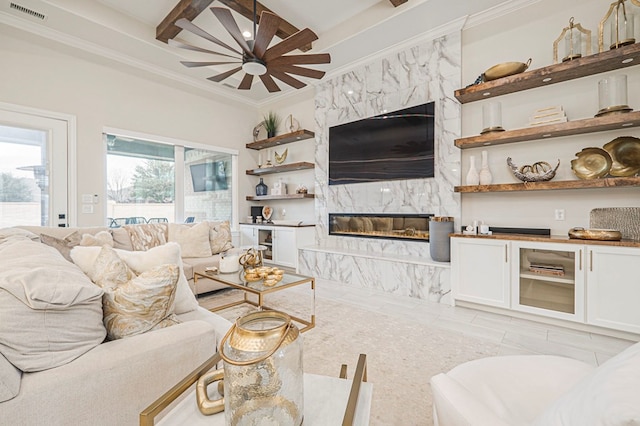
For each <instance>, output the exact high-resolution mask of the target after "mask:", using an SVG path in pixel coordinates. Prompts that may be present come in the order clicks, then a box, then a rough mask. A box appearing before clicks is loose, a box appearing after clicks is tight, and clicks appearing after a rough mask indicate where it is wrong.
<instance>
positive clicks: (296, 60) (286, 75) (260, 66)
mask: <svg viewBox="0 0 640 426" xmlns="http://www.w3.org/2000/svg"><path fill="white" fill-rule="evenodd" d="M209 9H210V10H211V12H213V14H214V15H215V16H216V17H217V18H218V20H219V21H220V23H221V24H222V26H223V27H224V28H225V29H226V30H227V31H228V32H229V34H230V35H231V37H233V39H234V40H235V41H236V43H238V45H239V47H240V48H239V49H237V48H234V47H231V46H229V45H228V44H226V43H224V42H223V41H220V40H219V39H217V38H216V37H214V36H212V35H211V34H209V33H208V32H206V31H205V30H203V29H202V28H200V27H198V26H196V25H195V24H193V23H192V22H191V21H189V20H187V19H184V18H182V19H179V20H178V21H176V23H175V24H176V26H178V27H180V28H182V29H183V30H186V31H189V32H191V33H193V34H195V35H197V36H199V37H202V38H204V39H206V40H208V41H210V42H212V43H214V44H216V45H217V46H219V47H223V48H225V49H226V50H228V51H230V52H231V53H232V54H227V53H220V52H216V51H213V50H208V49H203V48H200V47H198V46H194V45H191V44H187V43H183V42H179V41H176V40H173V39H170V40H169V45H172V46H175V47H180V48H182V49H188V50H193V51H196V52H202V53H209V54H213V55H218V56H224V57H227V58H233V59H235V61H230V60H227V61H222V62H190V61H180V62H181V63H182V64H183V65H184V66H186V67H189V68H191V67H206V66H210V65H226V64H239V66H237V67H235V68H233V69H230V70H229V71H226V72H223V73H220V74H217V75H214V76H211V77H208V80H211V81H215V82H218V83H219V82H221V81H223V80H224V79H226V78H228V77H231V76H232V75H234V74H235V73H237V72H239V71H241V70H242V71H244V72H245V75H244V78H243V79H242V81H241V82H240V85H239V86H238V89H240V90H248V89H250V88H251V85H252V83H253V77H254V76H256V75H257V76H259V77H260V79H261V80H262V83H263V84H264V85H265V87H266V88H267V90H268V91H269V92H279V91H280V87H278V85H277V84H276V82H275V81H274V79H273V77H275V78H276V79H278V80H280V81H282V82H283V83H286V84H288V85H289V86H292V87H294V88H296V89H301V88H303V87H304V86H306V83H304V82H303V81H301V80H299V79H298V78H295V77H292V76H291V75H290V74H293V75H296V76H298V75H299V76H303V77H310V78H318V79H319V78H322V77H323V76H324V74H325V72H324V71H319V70H315V69H311V68H305V67H301V66H299V65H301V64H328V63H330V62H331V56H330V55H329V54H328V53H318V54H307V55H286V54H287V53H289V52H291V51H293V50H295V49H298V48H300V47H301V46H304V45H305V44H308V43H311V42H312V41H315V40H317V39H318V36H317V35H316V34H315V33H314V32H313V31H311V30H310V29H309V28H305V29H303V30H300V31H298V32H297V33H295V34H293V35H291V36H290V37H287V38H286V39H284V40H282V41H281V42H279V43H277V44H275V45H274V46H272V47H269V44H270V43H271V40H272V39H273V37H274V36H275V34H276V31H277V30H278V27H279V26H280V22H281V21H282V19H281V18H280V17H279V16H277V15H275V14H273V13H270V12H267V11H263V12H262V14H261V15H260V26H259V28H258V31H257V32H256V25H257V19H256V0H254V1H253V40H245V39H244V37H243V36H242V33H241V32H240V28H238V24H237V23H236V21H235V20H234V18H233V16H232V15H231V11H230V10H229V9H225V8H221V7H211V8H209ZM234 54H235V55H234Z"/></svg>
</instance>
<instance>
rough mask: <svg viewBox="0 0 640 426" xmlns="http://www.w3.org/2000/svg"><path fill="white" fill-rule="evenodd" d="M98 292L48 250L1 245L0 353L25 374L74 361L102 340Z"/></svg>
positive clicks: (12, 242) (20, 242) (25, 243)
mask: <svg viewBox="0 0 640 426" xmlns="http://www.w3.org/2000/svg"><path fill="white" fill-rule="evenodd" d="M102 293H103V292H102V290H101V289H100V288H98V287H97V286H95V285H94V284H93V283H92V282H91V281H90V280H89V278H87V276H86V275H85V274H83V273H82V271H81V270H80V269H79V268H78V267H77V266H75V265H74V264H72V263H69V262H67V261H66V260H64V259H63V257H62V256H61V255H60V253H58V252H57V251H56V250H54V249H53V248H51V247H48V246H46V245H45V244H41V243H38V242H35V241H31V240H29V239H17V238H11V239H8V240H5V241H3V242H1V243H0V306H1V307H2V308H0V352H2V354H3V355H4V356H5V358H7V360H8V361H9V362H11V363H12V364H13V365H15V366H16V367H18V368H19V369H20V370H22V371H25V372H28V371H29V372H30V371H40V370H46V369H49V368H54V367H59V366H61V365H64V364H66V363H68V362H70V361H72V360H74V359H76V358H77V357H79V356H80V355H82V354H84V353H85V352H87V351H89V350H91V349H93V348H94V347H96V346H98V345H99V344H100V343H102V341H103V340H104V337H105V334H106V333H105V328H104V325H103V324H102ZM0 423H2V422H1V421H0Z"/></svg>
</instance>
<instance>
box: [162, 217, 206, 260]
mask: <svg viewBox="0 0 640 426" xmlns="http://www.w3.org/2000/svg"><path fill="white" fill-rule="evenodd" d="M169 241H172V242H176V243H178V244H180V248H181V249H182V256H183V257H208V256H211V246H210V245H209V224H208V223H207V222H201V223H198V224H196V225H194V226H189V225H185V224H181V223H170V224H169Z"/></svg>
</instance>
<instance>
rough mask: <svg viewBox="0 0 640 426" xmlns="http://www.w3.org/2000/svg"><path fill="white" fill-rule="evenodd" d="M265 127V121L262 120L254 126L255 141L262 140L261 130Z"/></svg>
mask: <svg viewBox="0 0 640 426" xmlns="http://www.w3.org/2000/svg"><path fill="white" fill-rule="evenodd" d="M261 129H264V121H261V122H260V123H258V124H257V125H256V127H254V128H253V141H254V142H257V141H259V140H260V130H261Z"/></svg>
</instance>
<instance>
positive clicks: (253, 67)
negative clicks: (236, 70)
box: [242, 58, 267, 75]
mask: <svg viewBox="0 0 640 426" xmlns="http://www.w3.org/2000/svg"><path fill="white" fill-rule="evenodd" d="M242 70H243V71H244V72H246V73H247V74H251V75H263V74H266V72H267V66H266V65H265V63H264V62H262V61H261V60H260V59H258V58H247V59H245V60H244V61H243V63H242Z"/></svg>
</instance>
